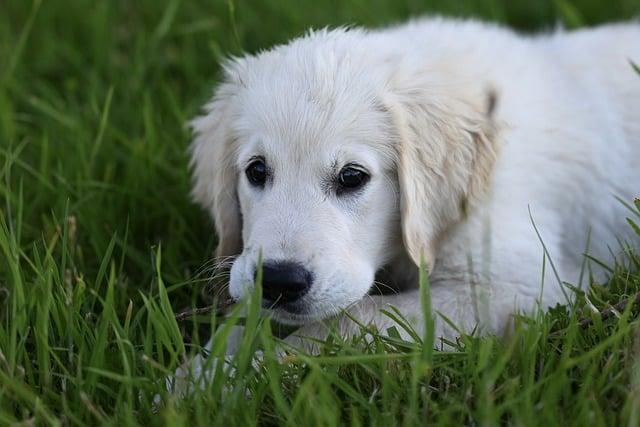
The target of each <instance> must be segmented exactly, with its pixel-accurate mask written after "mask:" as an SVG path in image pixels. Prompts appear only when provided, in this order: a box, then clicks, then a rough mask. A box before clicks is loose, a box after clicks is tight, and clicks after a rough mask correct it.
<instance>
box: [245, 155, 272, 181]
mask: <svg viewBox="0 0 640 427" xmlns="http://www.w3.org/2000/svg"><path fill="white" fill-rule="evenodd" d="M245 173H246V174H247V178H248V179H249V182H250V183H251V184H253V185H255V186H259V187H262V186H263V185H264V183H265V182H266V180H267V166H266V165H265V164H264V160H262V159H257V160H254V161H253V162H251V164H249V166H248V167H247V170H246V171H245Z"/></svg>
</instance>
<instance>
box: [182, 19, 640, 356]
mask: <svg viewBox="0 0 640 427" xmlns="http://www.w3.org/2000/svg"><path fill="white" fill-rule="evenodd" d="M631 61H633V62H635V63H640V25H639V24H638V23H630V24H624V25H609V26H604V27H600V28H596V29H588V30H580V31H574V32H568V33H567V32H563V31H558V32H555V33H552V34H548V35H543V36H539V37H525V36H520V35H517V34H516V33H514V32H512V31H510V30H508V29H505V28H501V27H498V26H496V25H491V24H483V23H479V22H474V21H457V20H449V19H438V18H436V19H425V20H418V21H414V22H410V23H408V24H406V25H402V26H397V27H392V28H386V29H382V30H375V31H369V30H364V29H358V28H349V29H345V28H340V29H334V30H320V31H311V32H309V33H308V34H307V35H305V36H304V37H301V38H298V39H295V40H293V41H291V42H290V43H288V44H286V45H282V46H277V47H274V48H272V49H270V50H267V51H264V52H261V53H258V54H255V55H247V56H244V57H242V58H234V59H231V60H229V61H227V62H226V63H225V64H224V78H223V81H222V82H221V83H220V84H219V85H218V87H217V89H216V91H215V94H214V96H213V99H212V101H211V102H210V103H209V104H207V105H206V107H205V110H204V114H203V115H202V116H200V117H198V118H196V119H195V120H194V121H193V122H192V127H193V130H194V135H195V139H194V141H193V144H192V147H191V159H192V168H193V176H194V187H193V195H194V197H195V199H196V200H197V201H198V202H199V203H200V204H201V205H202V206H204V207H205V208H206V209H208V210H209V212H210V213H211V215H212V217H213V220H214V223H215V228H216V234H217V237H218V239H219V244H218V247H217V252H216V256H217V257H234V261H233V266H232V268H231V278H230V285H229V286H230V287H229V291H230V294H231V296H232V297H233V298H235V299H241V298H242V297H243V296H244V295H246V294H247V293H251V292H252V289H253V286H254V278H255V276H256V270H257V268H258V259H259V257H260V256H261V257H262V259H263V265H262V268H263V283H262V286H263V294H264V301H263V307H264V312H265V314H269V315H271V316H272V317H273V318H274V319H275V320H277V321H278V322H281V323H285V324H292V325H298V326H300V330H299V331H298V333H297V334H296V335H298V336H312V337H313V336H315V337H322V336H323V334H324V333H325V332H324V331H325V329H324V327H323V322H322V321H323V320H324V319H327V318H336V317H337V320H338V324H339V325H340V329H341V331H342V332H343V333H345V334H350V333H352V332H353V331H355V330H356V329H357V325H355V324H354V323H353V322H352V321H351V320H350V318H349V317H350V316H353V317H355V318H358V319H360V320H361V321H362V322H365V323H373V324H375V325H376V326H377V327H378V328H379V329H380V330H381V331H385V330H386V328H388V327H390V326H393V325H394V322H393V320H392V319H390V318H389V317H387V316H385V315H383V314H381V313H380V312H379V310H380V309H381V308H385V307H386V306H387V305H393V306H395V307H396V308H397V309H399V310H400V312H401V313H402V314H403V315H404V316H405V317H406V318H407V319H408V320H409V321H411V322H413V325H414V326H415V329H416V331H417V332H418V333H421V330H422V327H423V321H422V310H421V307H420V298H419V294H418V292H419V291H418V280H417V272H418V266H419V265H420V263H421V261H423V262H424V263H425V265H426V267H427V269H428V271H429V273H430V276H429V277H430V284H431V298H432V307H433V310H434V312H436V313H441V314H442V315H443V316H445V317H446V318H448V319H450V320H452V321H453V323H455V324H456V325H457V326H458V327H459V328H460V329H461V330H463V331H470V330H472V329H474V328H479V329H480V330H481V331H484V332H488V333H501V332H502V331H504V329H505V328H506V327H508V325H509V324H510V319H511V317H512V316H513V314H514V313H516V312H522V313H530V312H531V311H532V310H534V309H537V308H542V309H544V308H546V307H549V306H553V305H555V304H557V303H563V302H566V301H567V298H569V297H570V296H569V291H567V290H565V289H564V285H563V281H566V282H570V283H572V284H575V285H583V282H586V281H587V279H586V278H587V277H591V278H592V279H593V280H597V281H602V280H605V279H606V276H605V272H604V271H603V270H601V269H600V268H599V266H598V265H595V264H592V265H588V266H587V267H588V268H585V265H586V264H585V262H586V259H585V256H584V254H585V253H588V254H589V255H590V256H592V257H594V258H597V259H600V260H602V261H604V262H611V261H612V254H615V251H616V248H619V241H618V240H617V239H631V234H630V233H629V230H628V227H627V225H626V223H625V216H626V215H627V212H626V208H625V207H624V206H623V204H622V203H620V201H619V200H617V198H621V199H623V200H627V201H629V200H632V199H633V197H634V196H636V195H637V194H638V190H639V189H640V168H639V167H638V161H640V76H639V75H637V74H636V73H635V72H634V70H633V67H632V66H631V64H630V62H631ZM543 257H546V258H547V262H546V268H543ZM383 287H384V288H391V289H392V292H390V293H387V294H386V295H373V294H375V292H374V291H375V290H376V288H383ZM345 311H346V313H345ZM457 333H458V332H457V331H456V330H455V329H453V328H452V327H451V326H449V324H448V323H447V322H445V321H443V319H442V317H441V316H436V335H437V336H443V337H449V338H452V337H454V336H455V335H457ZM233 351H234V348H233V344H230V349H229V352H230V353H233Z"/></svg>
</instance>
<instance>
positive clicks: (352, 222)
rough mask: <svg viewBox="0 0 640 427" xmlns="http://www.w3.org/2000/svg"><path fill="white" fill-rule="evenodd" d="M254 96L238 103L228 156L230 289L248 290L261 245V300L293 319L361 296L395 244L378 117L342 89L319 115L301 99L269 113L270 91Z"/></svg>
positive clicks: (274, 102)
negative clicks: (238, 246)
mask: <svg viewBox="0 0 640 427" xmlns="http://www.w3.org/2000/svg"><path fill="white" fill-rule="evenodd" d="M269 98H270V99H269ZM261 101H262V102H263V103H264V104H263V106H262V107H261V108H260V111H253V112H251V113H248V112H246V111H245V115H244V117H243V118H242V120H243V122H244V124H245V129H244V130H243V131H242V133H241V135H240V138H241V140H242V141H244V143H242V144H240V145H239V148H238V152H237V158H236V160H235V161H236V170H238V171H239V173H238V176H237V180H238V182H237V194H238V200H239V205H240V212H241V215H242V241H243V250H242V253H241V254H240V256H239V257H238V258H237V259H236V260H235V262H234V263H233V267H232V269H231V281H230V293H231V296H232V297H234V298H240V297H242V295H243V294H244V293H245V292H250V291H251V290H252V287H253V282H254V279H255V275H256V270H257V268H258V260H259V258H260V255H262V267H263V281H262V283H263V296H264V306H265V307H271V309H272V311H273V313H274V315H275V317H276V318H277V319H279V320H280V321H286V322H295V323H301V322H305V321H307V320H310V319H318V318H322V317H325V316H327V315H329V314H331V313H337V312H338V311H339V310H340V309H342V308H345V307H346V306H348V305H349V304H351V303H353V302H355V301H358V300H359V299H361V298H362V297H363V296H364V295H365V294H366V293H367V292H368V290H369V288H370V287H371V285H372V283H373V279H374V275H375V273H376V271H377V270H378V269H379V268H380V267H381V266H382V265H384V264H385V263H386V261H387V260H388V259H389V256H390V255H392V252H393V248H394V247H395V248H397V247H399V245H398V243H397V242H398V241H400V240H401V235H400V233H399V218H400V215H399V205H398V203H399V200H398V199H399V198H398V185H397V178H396V176H395V168H394V166H393V165H394V162H393V159H392V158H390V157H391V154H392V153H391V152H386V151H385V150H380V149H379V147H380V146H381V144H385V143H386V142H385V141H383V140H381V139H380V136H381V135H389V132H388V131H387V130H386V129H384V126H386V125H387V124H386V123H387V122H388V121H387V118H386V117H385V115H384V112H383V111H378V110H376V108H375V105H366V104H361V103H355V102H354V101H353V100H351V99H336V100H335V101H334V108H336V111H335V112H332V113H331V114H328V115H327V117H325V118H324V119H321V117H322V111H320V108H321V107H320V108H319V106H318V105H317V104H314V103H313V102H310V101H302V102H299V103H296V105H295V106H294V107H293V108H290V111H289V112H287V113H285V114H284V115H283V116H281V117H280V118H279V117H273V114H272V113H271V111H273V110H274V109H276V108H278V107H279V105H278V104H281V101H280V100H279V99H278V97H277V95H275V94H274V96H272V97H264V96H263V97H262V99H261ZM280 107H282V108H287V107H288V106H283V105H280ZM345 118H350V120H349V124H348V126H347V125H346V124H345V123H344V121H345ZM279 119H281V122H280V123H275V122H272V123H270V125H271V126H265V125H267V123H266V122H267V121H268V120H274V121H278V120H279ZM296 121H297V123H296V126H297V127H296V126H293V125H292V124H293V123H294V122H296ZM311 128H314V130H311ZM372 142H373V145H372ZM376 146H378V149H376V148H375V147H376Z"/></svg>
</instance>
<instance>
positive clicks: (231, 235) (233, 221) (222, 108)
mask: <svg viewBox="0 0 640 427" xmlns="http://www.w3.org/2000/svg"><path fill="white" fill-rule="evenodd" d="M225 71H226V76H225V81H224V82H223V83H222V84H220V85H219V86H218V88H217V89H216V92H215V94H214V96H213V99H212V100H211V102H209V103H208V104H207V105H206V106H205V109H204V110H205V111H204V114H203V115H201V116H199V117H197V118H195V119H194V120H192V121H191V123H190V125H191V129H192V130H193V134H194V139H193V142H192V143H191V146H190V154H191V169H192V172H193V189H192V196H193V199H194V200H195V201H196V202H198V203H199V204H200V205H202V206H203V207H204V208H205V209H207V210H208V211H209V212H210V214H211V216H212V217H213V220H214V222H215V228H216V233H217V235H218V246H217V248H216V254H215V255H216V256H217V257H222V256H230V255H237V254H238V253H240V252H241V251H242V220H241V215H240V206H239V202H238V195H237V180H238V171H237V170H236V169H237V168H236V165H235V159H234V154H235V150H236V148H235V139H234V137H233V135H232V132H231V129H230V127H229V123H230V116H231V111H230V110H231V100H232V99H233V97H234V94H235V93H236V92H237V89H238V86H237V82H234V79H233V77H232V75H231V73H232V70H231V68H227V69H226V70H225Z"/></svg>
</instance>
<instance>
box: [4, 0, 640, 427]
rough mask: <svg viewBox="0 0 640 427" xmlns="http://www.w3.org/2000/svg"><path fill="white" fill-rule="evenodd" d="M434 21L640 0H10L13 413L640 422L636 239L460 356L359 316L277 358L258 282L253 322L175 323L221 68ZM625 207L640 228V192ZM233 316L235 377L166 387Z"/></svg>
mask: <svg viewBox="0 0 640 427" xmlns="http://www.w3.org/2000/svg"><path fill="white" fill-rule="evenodd" d="M423 13H439V14H446V15H454V16H475V17H481V18H483V19H488V20H492V21H498V22H503V23H506V24H508V25H510V26H513V27H515V28H518V29H520V30H522V31H525V32H529V31H534V30H544V29H550V28H554V27H555V26H556V25H557V24H558V23H564V24H565V25H566V26H567V27H579V26H583V25H592V24H597V23H600V22H605V21H611V20H621V19H630V18H631V17H633V16H639V15H640V0H619V1H609V2H603V1H600V0H579V1H572V2H569V0H557V1H547V0H540V1H535V2H534V1H531V2H524V1H522V2H520V1H518V2H516V1H511V0H478V1H471V0H469V1H462V0H458V1H451V0H433V1H418V0H397V1H382V0H343V1H340V0H331V1H296V0H260V1H251V2H250V1H248V0H245V1H240V0H236V1H233V0H229V1H221V0H210V1H205V0H196V1H187V0H183V1H180V0H138V1H128V0H112V1H95V0H94V1H90V0H35V1H31V0H3V1H1V2H0V197H1V200H0V202H1V203H0V426H4V425H38V426H39V425H61V426H62V425H87V426H91V425H100V424H107V425H119V426H123V425H171V426H174V425H176V426H180V425H188V426H194V425H225V426H230V425H242V426H245V425H255V424H266V425H275V424H283V425H284V424H286V425H305V426H306V425H337V424H349V425H392V424H402V425H420V426H424V425H497V424H509V425H518V426H520V425H522V426H529V425H547V426H554V425H565V426H566V425H613V426H618V425H629V426H638V425H640V359H639V358H638V355H639V354H640V322H639V321H638V319H637V315H638V308H637V306H634V305H633V304H625V302H627V301H628V300H630V299H633V298H635V297H636V293H637V292H639V291H640V275H639V274H638V273H637V272H638V270H639V269H640V255H638V254H634V253H632V252H630V251H628V250H627V249H626V248H625V247H621V248H613V250H614V251H616V252H623V251H625V252H627V253H626V256H620V257H619V258H620V261H619V262H618V263H617V264H615V265H610V266H609V268H610V271H611V280H610V282H609V283H608V284H594V287H593V288H592V291H590V292H589V293H587V294H584V293H581V292H580V291H577V290H575V291H574V292H575V293H576V302H575V303H574V304H571V305H568V306H558V307H556V308H554V309H553V310H551V311H550V312H549V313H539V314H538V315H536V316H535V317H533V318H524V317H523V318H519V319H518V321H517V325H516V328H515V331H514V332H513V333H512V334H511V335H509V336H506V337H484V338H479V337H475V336H463V337H461V339H460V340H459V341H458V342H456V343H450V344H451V345H452V351H448V352H440V351H437V350H436V351H434V350H432V349H433V348H434V346H435V347H438V346H439V345H440V343H429V342H427V343H426V344H425V345H422V341H421V340H418V342H417V343H407V342H403V341H401V340H400V339H398V338H394V337H393V334H391V335H392V337H391V338H388V337H386V338H385V336H386V335H380V334H378V332H377V331H375V330H367V329H363V336H364V335H366V336H367V337H368V338H367V339H366V340H365V339H363V338H362V337H359V338H355V339H353V340H351V341H344V340H342V339H340V337H331V338H330V339H328V340H327V342H325V343H323V344H322V345H321V348H322V351H321V354H320V356H310V355H305V354H302V353H300V352H296V351H294V350H292V355H291V357H290V358H289V359H287V360H288V362H289V363H280V362H279V361H278V359H277V358H275V357H273V356H272V354H273V352H272V351H270V349H273V347H274V346H275V345H276V344H277V342H278V340H277V338H274V336H273V333H272V330H271V328H272V325H271V324H270V323H269V322H268V321H263V320H260V319H259V318H258V316H257V309H256V305H255V304H252V301H253V302H254V303H255V302H256V301H257V299H256V297H255V296H254V298H253V299H252V301H248V302H247V303H246V307H245V308H246V313H247V316H246V318H243V319H239V318H238V317H239V311H238V309H236V311H234V312H233V315H232V319H231V320H228V321H225V320H224V319H222V318H219V317H216V316H215V315H201V316H193V317H190V318H188V320H186V321H179V322H178V321H176V319H175V314H176V313H178V312H181V311H183V310H186V309H189V308H193V307H201V306H206V305H209V304H211V302H212V299H213V297H214V295H215V294H216V290H215V289H212V286H211V285H210V283H211V281H210V280H209V277H208V274H207V273H208V272H209V271H210V269H209V267H210V264H209V263H208V260H210V258H211V254H212V252H213V249H214V247H215V242H216V238H215V235H214V233H213V227H212V224H211V222H210V220H209V219H208V217H207V215H206V213H205V212H203V211H202V210H201V209H200V208H199V207H197V206H195V205H194V204H193V203H192V202H191V201H190V198H189V186H190V176H189V172H188V166H187V156H186V148H187V146H188V143H189V138H190V134H189V130H188V128H187V127H186V125H185V124H186V122H187V121H188V120H189V119H190V118H191V117H193V116H194V115H195V114H196V113H197V112H198V108H199V107H200V106H201V105H202V104H203V103H204V101H205V100H206V99H207V98H208V97H209V96H210V95H211V93H212V88H213V87H214V85H215V83H216V81H217V78H218V77H219V63H220V61H221V60H222V59H223V58H224V57H225V56H228V55H237V54H240V53H241V52H243V51H248V52H255V51H257V50H259V49H263V48H266V47H269V46H271V45H273V44H274V43H279V42H283V41H285V40H287V39H289V38H291V37H294V36H296V35H299V34H301V33H302V32H303V31H304V30H305V29H306V28H308V27H310V26H315V27H319V26H326V25H340V24H362V25H369V26H373V25H383V24H388V23H393V22H397V21H401V20H403V19H406V18H407V17H409V16H416V15H419V14H423ZM639 43H640V41H639ZM639 80H640V77H639ZM639 191H640V183H639ZM629 218H630V225H629V226H630V227H633V226H634V224H638V223H640V202H638V203H636V206H630V209H629ZM635 227H636V231H638V234H640V228H638V227H637V225H636V226H635ZM540 259H541V262H544V263H545V264H546V265H548V263H549V262H550V260H544V261H543V254H542V249H541V257H540ZM593 262H597V261H593ZM421 286H422V288H423V291H424V295H427V294H428V283H427V281H426V280H423V281H422V283H421ZM258 289H259V288H258ZM258 292H259V291H258ZM616 304H617V310H609V309H608V308H609V307H611V306H613V305H616ZM233 322H245V323H246V324H247V325H248V326H249V328H248V330H250V333H249V334H247V335H246V336H245V337H244V340H243V344H242V346H243V351H242V352H241V354H242V355H243V356H242V357H238V358H236V359H235V360H234V361H233V363H234V364H235V374H231V373H230V372H224V371H222V370H221V369H220V370H219V371H218V373H217V375H216V376H215V380H214V381H212V382H211V383H208V384H206V386H205V387H204V388H203V389H198V390H196V391H195V392H194V393H192V394H190V395H189V396H187V397H185V398H184V399H180V398H177V397H176V396H171V395H168V394H167V393H166V390H165V386H164V378H165V376H166V375H167V374H169V373H171V372H173V370H174V369H175V368H176V367H177V366H178V365H179V364H181V363H182V362H183V361H184V360H185V359H186V358H188V357H190V355H193V354H195V353H197V352H198V351H199V348H200V346H201V345H202V344H204V342H205V340H206V338H207V337H208V334H209V333H210V330H211V328H210V325H211V324H214V325H219V327H218V328H217V329H216V330H217V332H216V333H217V334H218V339H217V340H216V342H217V343H218V345H217V346H216V347H215V348H214V349H213V352H214V353H217V354H221V353H222V352H223V351H224V345H225V343H226V341H225V338H224V337H225V334H226V333H227V332H228V328H229V325H230V324H232V323H233ZM258 347H261V348H264V349H265V350H266V351H265V355H266V356H265V358H264V361H263V363H262V364H261V365H257V366H254V365H252V362H251V360H250V359H249V358H248V357H247V355H250V354H252V353H253V351H254V350H255V349H256V348H258ZM156 394H160V395H162V402H161V403H160V404H159V405H157V406H154V405H153V404H152V397H153V396H154V395H156Z"/></svg>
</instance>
